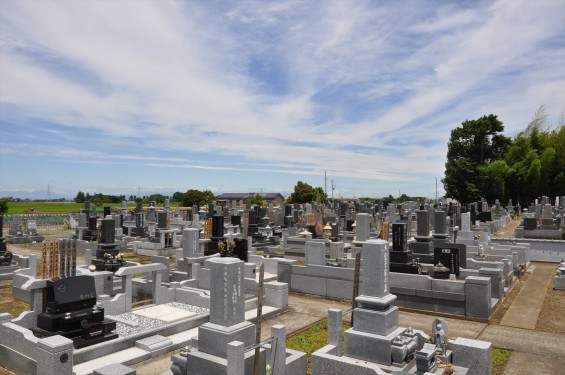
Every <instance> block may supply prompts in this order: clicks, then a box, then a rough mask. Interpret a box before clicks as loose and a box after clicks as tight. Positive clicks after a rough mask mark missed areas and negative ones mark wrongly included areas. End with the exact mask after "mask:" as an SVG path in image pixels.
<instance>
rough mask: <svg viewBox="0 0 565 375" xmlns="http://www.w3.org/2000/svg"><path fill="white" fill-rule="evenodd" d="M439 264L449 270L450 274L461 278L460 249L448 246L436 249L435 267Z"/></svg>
mask: <svg viewBox="0 0 565 375" xmlns="http://www.w3.org/2000/svg"><path fill="white" fill-rule="evenodd" d="M438 262H441V264H443V265H444V266H445V267H447V268H449V273H453V274H455V275H457V276H459V267H460V265H459V247H455V246H448V245H445V246H444V245H442V246H440V247H434V265H436V264H438Z"/></svg>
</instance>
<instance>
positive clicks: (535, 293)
mask: <svg viewBox="0 0 565 375" xmlns="http://www.w3.org/2000/svg"><path fill="white" fill-rule="evenodd" d="M556 267H557V264H555V263H535V264H532V266H531V268H532V269H533V272H532V274H531V275H530V278H529V279H528V282H527V283H526V284H525V285H524V287H523V288H522V290H520V292H519V293H518V295H517V296H516V299H515V300H514V302H513V303H512V305H511V306H510V308H509V309H508V311H507V312H506V314H505V315H504V317H503V318H502V320H501V321H500V325H502V326H508V327H517V328H525V329H532V330H533V329H535V328H536V323H537V321H538V316H539V314H540V312H541V308H542V306H543V301H544V299H545V295H546V293H547V290H548V288H549V286H550V285H551V283H552V281H553V277H554V276H555V270H556Z"/></svg>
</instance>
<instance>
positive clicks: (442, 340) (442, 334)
mask: <svg viewBox="0 0 565 375" xmlns="http://www.w3.org/2000/svg"><path fill="white" fill-rule="evenodd" d="M432 333H433V341H434V344H435V346H436V351H437V352H438V354H441V355H445V354H446V352H447V337H448V327H447V322H446V321H445V320H443V319H439V318H438V319H435V320H434V322H433V323H432Z"/></svg>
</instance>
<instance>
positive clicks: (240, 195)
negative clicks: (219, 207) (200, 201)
mask: <svg viewBox="0 0 565 375" xmlns="http://www.w3.org/2000/svg"><path fill="white" fill-rule="evenodd" d="M255 194H259V195H260V196H261V198H263V199H267V200H273V199H277V198H278V197H279V196H280V197H281V198H284V197H283V196H282V194H281V193H223V194H221V195H220V196H218V200H237V199H247V198H248V197H250V196H254V195H255Z"/></svg>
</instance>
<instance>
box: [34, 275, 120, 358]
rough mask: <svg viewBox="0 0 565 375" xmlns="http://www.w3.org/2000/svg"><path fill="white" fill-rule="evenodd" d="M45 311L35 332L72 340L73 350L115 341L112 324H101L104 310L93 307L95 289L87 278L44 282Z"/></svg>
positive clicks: (114, 323) (92, 280)
mask: <svg viewBox="0 0 565 375" xmlns="http://www.w3.org/2000/svg"><path fill="white" fill-rule="evenodd" d="M44 293H45V301H46V303H45V311H44V312H41V313H40V314H38V316H37V329H35V331H36V332H38V333H39V334H41V335H42V336H51V335H61V336H64V337H67V338H69V339H71V340H73V345H74V347H75V348H76V349H80V348H83V347H86V346H90V345H93V344H97V343H100V342H104V341H107V340H111V339H114V338H117V337H118V334H117V333H114V332H112V331H113V330H115V329H116V322H111V321H105V320H104V309H103V308H101V307H98V306H96V287H95V284H94V278H93V277H90V276H84V275H80V276H71V277H65V278H61V279H56V280H47V285H46V287H45V290H44Z"/></svg>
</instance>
